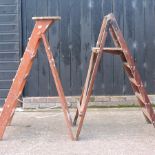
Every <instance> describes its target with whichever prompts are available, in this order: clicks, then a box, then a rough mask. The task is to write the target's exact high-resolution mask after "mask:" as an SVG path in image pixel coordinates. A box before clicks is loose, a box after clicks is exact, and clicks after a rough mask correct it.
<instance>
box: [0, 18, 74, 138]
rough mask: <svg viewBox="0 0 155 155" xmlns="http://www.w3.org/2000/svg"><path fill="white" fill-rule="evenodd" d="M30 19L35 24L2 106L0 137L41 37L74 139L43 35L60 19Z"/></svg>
mask: <svg viewBox="0 0 155 155" xmlns="http://www.w3.org/2000/svg"><path fill="white" fill-rule="evenodd" d="M32 19H33V20H35V26H34V29H33V31H32V34H31V37H30V38H29V41H28V44H27V47H26V50H25V52H24V55H23V58H22V59H21V62H20V65H19V68H18V70H17V73H16V75H15V77H14V79H13V82H12V85H11V88H10V90H9V93H8V96H7V98H6V100H5V103H4V106H3V110H2V112H1V115H0V139H2V137H3V134H4V131H5V129H6V126H7V124H8V123H9V122H10V121H11V119H12V117H13V114H14V112H15V108H16V105H17V102H18V98H19V97H20V96H21V94H22V91H23V88H24V86H25V83H26V80H27V77H28V75H29V73H30V70H31V67H32V64H33V60H34V58H35V56H36V54H37V49H38V46H39V43H40V40H41V39H42V40H43V43H44V46H45V51H46V54H47V57H48V61H49V65H50V69H51V72H52V75H53V79H54V82H55V85H56V88H57V91H58V95H59V97H60V101H61V107H62V109H63V112H64V117H65V122H66V125H67V128H68V133H69V136H70V138H71V139H72V140H74V136H73V133H72V129H71V126H72V121H71V117H70V113H69V110H68V106H67V102H66V99H65V96H64V92H63V88H62V85H61V82H60V78H59V75H58V72H57V69H56V65H55V61H54V57H53V54H52V50H51V49H50V46H49V43H48V41H47V38H46V35H45V33H46V31H47V29H48V28H49V27H50V25H52V24H54V22H55V21H57V20H60V17H57V16H54V17H33V18H32Z"/></svg>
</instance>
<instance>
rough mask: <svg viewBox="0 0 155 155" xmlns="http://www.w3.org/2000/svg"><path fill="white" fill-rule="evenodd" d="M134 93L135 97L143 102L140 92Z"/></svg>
mask: <svg viewBox="0 0 155 155" xmlns="http://www.w3.org/2000/svg"><path fill="white" fill-rule="evenodd" d="M135 95H136V97H137V98H138V99H139V100H140V101H141V102H142V103H144V104H145V100H144V99H143V97H142V95H141V94H140V93H138V92H135Z"/></svg>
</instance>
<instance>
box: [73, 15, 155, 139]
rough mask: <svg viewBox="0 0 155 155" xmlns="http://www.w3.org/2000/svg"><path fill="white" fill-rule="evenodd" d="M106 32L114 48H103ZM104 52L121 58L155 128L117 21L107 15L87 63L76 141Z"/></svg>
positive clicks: (150, 111)
mask: <svg viewBox="0 0 155 155" xmlns="http://www.w3.org/2000/svg"><path fill="white" fill-rule="evenodd" d="M108 32H109V33H110V35H111V37H112V40H113V42H114V45H115V47H114V48H105V47H104V45H105V41H106V37H107V34H108ZM104 52H107V53H111V54H116V55H119V56H120V57H121V60H122V61H123V66H124V69H125V71H126V73H127V76H128V78H129V81H130V83H131V86H132V88H133V91H134V92H135V95H136V97H137V99H138V101H139V104H140V106H141V107H142V111H143V114H144V116H145V118H146V120H147V121H148V122H149V123H152V124H153V125H154V126H155V122H154V121H155V114H154V111H153V108H152V105H151V103H150V100H149V98H148V95H147V93H146V91H145V88H144V85H143V83H142V81H141V78H140V75H139V73H138V71H137V69H136V66H135V63H134V60H133V58H132V55H131V53H130V51H129V49H128V47H127V44H126V42H125V40H124V38H123V35H122V33H121V31H120V29H119V27H118V24H117V21H116V19H115V17H114V15H113V14H109V15H107V16H105V17H104V19H103V22H102V26H101V29H100V33H99V37H98V40H97V43H96V47H95V48H92V54H91V58H90V62H89V68H88V72H87V77H86V81H85V85H84V88H83V92H82V95H81V98H80V102H79V105H78V107H77V111H76V115H75V118H74V125H76V122H77V119H78V116H79V124H78V129H77V133H76V139H78V137H79V134H80V131H81V128H82V126H83V121H84V117H85V113H86V110H87V105H88V102H89V99H90V96H91V94H92V88H93V85H94V81H95V77H96V74H97V70H98V66H99V63H100V60H101V56H102V54H103V53H104Z"/></svg>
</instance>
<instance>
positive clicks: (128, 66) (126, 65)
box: [123, 62, 131, 70]
mask: <svg viewBox="0 0 155 155" xmlns="http://www.w3.org/2000/svg"><path fill="white" fill-rule="evenodd" d="M123 65H124V66H125V67H126V68H129V69H130V70H131V66H130V65H129V64H128V63H127V62H124V63H123Z"/></svg>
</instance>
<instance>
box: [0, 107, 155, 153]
mask: <svg viewBox="0 0 155 155" xmlns="http://www.w3.org/2000/svg"><path fill="white" fill-rule="evenodd" d="M63 120H64V119H63V113H62V112H61V110H51V111H48V112H16V113H15V116H14V119H13V122H12V125H11V126H9V127H8V128H7V130H6V133H5V135H4V139H3V141H0V155H91V154H92V155H117V154H118V155H131V154H132V155H146V154H149V155H154V154H155V129H154V128H153V126H152V125H150V124H147V123H146V122H145V119H144V117H143V115H142V112H141V111H140V109H138V108H120V109H111V108H109V109H89V111H88V113H87V116H86V120H85V122H84V127H83V130H82V132H81V135H80V139H79V141H70V140H69V138H68V135H67V132H66V126H65V124H64V121H63Z"/></svg>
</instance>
